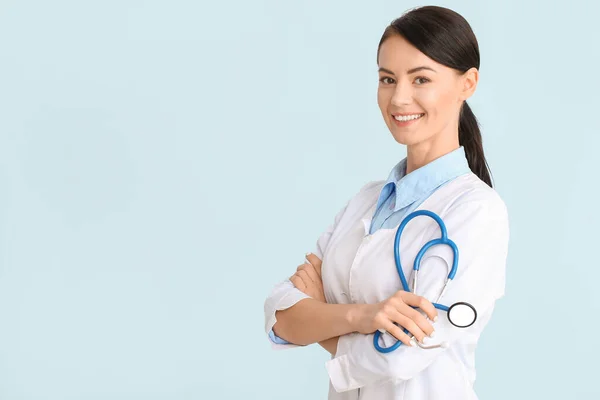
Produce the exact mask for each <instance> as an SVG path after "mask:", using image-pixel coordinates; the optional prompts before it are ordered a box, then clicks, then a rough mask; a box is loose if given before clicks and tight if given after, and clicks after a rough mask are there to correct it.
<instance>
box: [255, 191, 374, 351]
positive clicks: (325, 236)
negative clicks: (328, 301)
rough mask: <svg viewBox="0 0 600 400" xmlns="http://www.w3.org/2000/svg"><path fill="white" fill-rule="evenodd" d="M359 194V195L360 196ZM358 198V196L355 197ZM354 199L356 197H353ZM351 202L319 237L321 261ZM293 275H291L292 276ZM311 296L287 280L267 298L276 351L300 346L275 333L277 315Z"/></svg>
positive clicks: (267, 326) (267, 320)
mask: <svg viewBox="0 0 600 400" xmlns="http://www.w3.org/2000/svg"><path fill="white" fill-rule="evenodd" d="M374 184H376V182H369V183H367V184H366V185H364V186H363V187H362V188H361V189H360V191H359V192H358V194H360V193H361V192H363V191H364V190H366V189H368V188H369V187H371V186H372V185H374ZM358 194H357V195H358ZM355 197H356V196H355ZM353 198H354V197H353ZM351 201H352V199H351V200H350V201H348V202H347V203H346V205H345V206H344V207H342V209H341V210H339V211H338V213H337V214H336V215H335V217H334V219H333V222H332V223H331V224H330V225H329V226H328V227H327V229H325V231H324V232H323V233H322V234H321V235H320V236H319V238H318V239H317V241H316V246H315V249H314V250H313V254H314V255H316V256H317V257H319V259H321V260H323V254H324V253H325V251H326V249H327V246H328V245H329V239H330V238H331V235H332V234H333V232H334V231H335V229H336V227H337V225H338V223H339V221H340V219H341V218H342V217H343V215H344V213H345V212H346V210H347V209H348V206H349V204H350V202H351ZM290 275H291V274H290ZM309 297H310V296H308V295H306V294H304V293H303V292H301V291H300V290H298V289H297V288H296V287H295V286H294V284H293V283H292V282H291V281H290V280H289V279H286V280H284V281H283V282H280V283H278V284H277V285H275V287H274V288H273V289H272V290H271V293H270V294H269V296H268V297H267V299H266V300H265V303H264V312H265V333H266V335H267V337H268V338H269V341H270V343H271V347H272V348H273V349H275V350H282V349H288V348H294V347H299V345H296V344H293V343H290V342H288V341H286V340H284V339H282V338H280V337H278V336H276V335H275V333H274V332H273V326H274V325H275V323H276V322H277V318H276V317H275V313H276V312H277V311H280V310H285V309H288V308H290V307H292V306H293V305H294V304H296V303H297V302H299V301H300V300H303V299H306V298H309Z"/></svg>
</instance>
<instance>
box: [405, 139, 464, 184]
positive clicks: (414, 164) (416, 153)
mask: <svg viewBox="0 0 600 400" xmlns="http://www.w3.org/2000/svg"><path fill="white" fill-rule="evenodd" d="M447 138H450V139H447ZM459 147H460V144H459V142H458V133H457V134H456V135H436V137H433V138H432V139H431V140H428V141H425V142H422V143H417V144H414V145H409V146H408V147H407V150H406V151H407V156H406V174H407V175H408V174H410V173H411V172H413V171H414V170H417V169H419V168H421V167H424V166H425V165H427V164H429V163H430V162H432V161H434V160H436V159H438V158H440V157H442V156H444V155H446V154H448V153H450V152H452V151H454V150H456V149H458V148H459Z"/></svg>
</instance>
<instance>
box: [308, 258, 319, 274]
mask: <svg viewBox="0 0 600 400" xmlns="http://www.w3.org/2000/svg"><path fill="white" fill-rule="evenodd" d="M306 261H308V262H309V263H310V264H311V265H312V266H313V267H315V270H317V274H319V276H321V259H320V258H319V257H317V256H315V255H314V254H313V253H306Z"/></svg>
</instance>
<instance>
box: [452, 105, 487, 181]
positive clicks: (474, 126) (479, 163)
mask: <svg viewBox="0 0 600 400" xmlns="http://www.w3.org/2000/svg"><path fill="white" fill-rule="evenodd" d="M458 142H459V144H460V145H461V146H463V147H464V148H465V155H466V157H467V161H468V162H469V168H470V169H471V171H473V173H474V174H475V175H477V176H478V177H479V179H481V180H482V181H484V182H485V183H487V184H488V186H490V187H493V185H492V180H491V177H490V171H489V167H488V164H487V161H486V160H485V155H484V154H483V143H482V139H481V131H480V130H479V123H478V122H477V118H476V117H475V114H473V111H472V110H471V107H469V105H468V104H467V102H466V101H465V102H464V103H463V106H462V108H461V111H460V121H459V123H458Z"/></svg>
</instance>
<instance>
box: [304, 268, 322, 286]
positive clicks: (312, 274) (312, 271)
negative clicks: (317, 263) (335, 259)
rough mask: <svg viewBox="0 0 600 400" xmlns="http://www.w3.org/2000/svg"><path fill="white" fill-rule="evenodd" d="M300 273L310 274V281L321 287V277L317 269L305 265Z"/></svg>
mask: <svg viewBox="0 0 600 400" xmlns="http://www.w3.org/2000/svg"><path fill="white" fill-rule="evenodd" d="M299 271H306V273H307V274H308V276H309V277H310V279H311V280H312V281H313V282H314V283H315V284H316V285H319V286H321V277H320V276H319V274H318V273H317V271H316V269H315V267H313V266H312V265H311V264H304V265H301V266H300V268H299Z"/></svg>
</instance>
